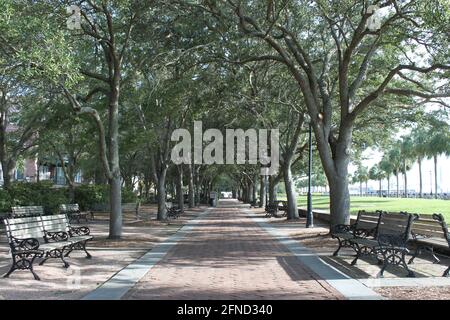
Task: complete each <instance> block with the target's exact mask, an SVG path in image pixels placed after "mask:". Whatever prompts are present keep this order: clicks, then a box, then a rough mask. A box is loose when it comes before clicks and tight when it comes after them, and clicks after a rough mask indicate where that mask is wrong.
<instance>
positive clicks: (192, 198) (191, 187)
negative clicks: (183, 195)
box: [188, 164, 195, 208]
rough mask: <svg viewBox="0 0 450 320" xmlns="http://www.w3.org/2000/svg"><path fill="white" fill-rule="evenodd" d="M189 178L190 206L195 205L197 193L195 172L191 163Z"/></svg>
mask: <svg viewBox="0 0 450 320" xmlns="http://www.w3.org/2000/svg"><path fill="white" fill-rule="evenodd" d="M188 174H189V176H188V180H189V190H188V197H189V208H193V207H195V194H194V172H193V169H192V165H191V164H190V165H189V166H188Z"/></svg>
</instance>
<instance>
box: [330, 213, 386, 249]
mask: <svg viewBox="0 0 450 320" xmlns="http://www.w3.org/2000/svg"><path fill="white" fill-rule="evenodd" d="M380 216H381V211H379V210H377V211H375V212H366V211H364V210H360V211H358V214H357V216H356V220H355V222H354V223H352V224H350V225H344V224H339V225H336V226H334V228H333V229H332V230H331V237H332V238H333V239H337V240H338V241H339V246H338V248H337V249H336V251H335V252H334V253H333V256H337V255H338V253H339V250H341V248H344V247H349V248H352V247H353V245H352V244H351V242H350V241H349V240H350V239H353V238H355V237H361V238H372V239H373V238H376V235H377V231H378V224H379V222H380Z"/></svg>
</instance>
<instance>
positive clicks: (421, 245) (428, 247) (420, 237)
mask: <svg viewBox="0 0 450 320" xmlns="http://www.w3.org/2000/svg"><path fill="white" fill-rule="evenodd" d="M432 218H433V220H434V221H435V222H436V225H438V226H440V227H441V228H442V234H440V233H439V234H438V232H432V231H429V233H428V232H427V233H428V235H424V234H420V229H419V230H418V231H417V233H416V232H415V230H414V225H413V229H412V231H411V234H412V241H414V242H416V245H417V246H416V249H415V251H414V253H413V256H412V257H411V259H410V260H409V262H408V264H412V263H413V262H414V259H415V258H416V257H417V256H418V255H419V254H420V253H421V252H422V251H424V250H425V251H428V252H430V254H431V255H432V257H433V259H434V261H433V263H440V260H439V258H438V257H437V256H436V254H435V252H434V248H435V247H436V246H440V247H445V248H447V249H450V235H449V232H448V227H447V224H446V223H445V219H444V216H443V215H442V214H437V213H435V214H433V215H432ZM421 221H426V219H422V217H419V219H418V220H416V221H415V222H417V223H420V222H421ZM423 229H426V226H424V227H423ZM430 233H431V235H430ZM434 234H436V235H437V236H441V237H442V238H443V240H444V241H443V244H442V245H440V244H439V245H437V244H436V242H434V241H431V239H432V238H433V237H434ZM445 241H446V243H445ZM449 274H450V266H449V267H448V268H447V269H446V270H445V271H444V273H443V275H442V276H443V277H447V276H449Z"/></svg>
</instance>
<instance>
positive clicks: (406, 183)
mask: <svg viewBox="0 0 450 320" xmlns="http://www.w3.org/2000/svg"><path fill="white" fill-rule="evenodd" d="M403 172H404V173H403V179H404V181H405V198H408V176H407V174H406V162H405V161H404V162H403Z"/></svg>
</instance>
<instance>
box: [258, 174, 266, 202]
mask: <svg viewBox="0 0 450 320" xmlns="http://www.w3.org/2000/svg"><path fill="white" fill-rule="evenodd" d="M266 179H267V176H260V184H259V207H260V208H264V207H265V206H266Z"/></svg>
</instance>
